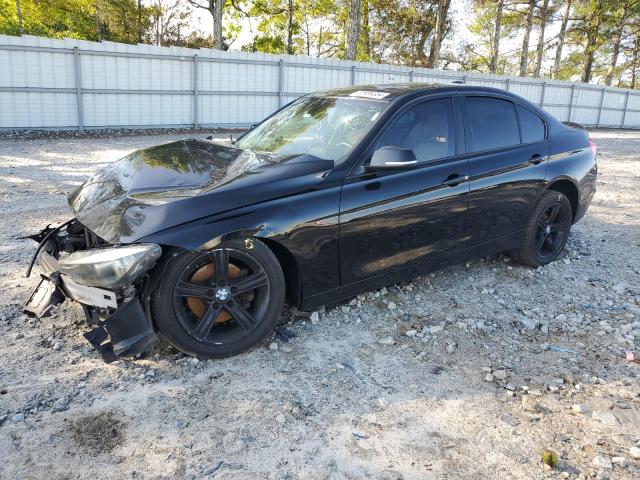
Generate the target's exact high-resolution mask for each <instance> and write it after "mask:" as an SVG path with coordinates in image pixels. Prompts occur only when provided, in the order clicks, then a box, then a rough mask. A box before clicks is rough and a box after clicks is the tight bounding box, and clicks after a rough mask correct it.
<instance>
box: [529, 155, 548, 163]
mask: <svg viewBox="0 0 640 480" xmlns="http://www.w3.org/2000/svg"><path fill="white" fill-rule="evenodd" d="M547 160H549V156H548V155H540V154H539V153H534V154H533V155H531V158H530V159H529V163H530V164H531V165H539V164H540V163H542V162H544V161H547Z"/></svg>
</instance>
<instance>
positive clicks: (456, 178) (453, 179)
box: [442, 173, 469, 187]
mask: <svg viewBox="0 0 640 480" xmlns="http://www.w3.org/2000/svg"><path fill="white" fill-rule="evenodd" d="M467 180H469V175H460V174H459V173H452V174H451V175H449V176H448V177H447V178H445V179H444V181H443V182H442V184H443V185H446V186H448V187H455V186H456V185H460V184H461V183H462V182H466V181H467Z"/></svg>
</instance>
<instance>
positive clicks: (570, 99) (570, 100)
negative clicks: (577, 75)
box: [567, 83, 576, 122]
mask: <svg viewBox="0 0 640 480" xmlns="http://www.w3.org/2000/svg"><path fill="white" fill-rule="evenodd" d="M575 90H576V84H575V83H572V84H571V97H570V98H569V118H568V119H567V122H570V121H571V112H573V94H574V92H575Z"/></svg>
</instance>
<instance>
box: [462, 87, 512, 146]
mask: <svg viewBox="0 0 640 480" xmlns="http://www.w3.org/2000/svg"><path fill="white" fill-rule="evenodd" d="M466 105H467V114H468V116H469V122H470V124H471V134H472V139H473V144H472V149H473V151H474V152H482V151H485V150H495V149H498V148H504V147H510V146H513V145H518V144H519V143H520V131H519V128H518V118H517V117H516V109H515V105H514V104H513V102H509V101H508V100H502V99H499V98H491V97H467V98H466Z"/></svg>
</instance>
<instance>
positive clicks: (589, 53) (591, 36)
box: [581, 10, 602, 83]
mask: <svg viewBox="0 0 640 480" xmlns="http://www.w3.org/2000/svg"><path fill="white" fill-rule="evenodd" d="M601 14H602V12H601V11H600V10H597V11H596V12H594V14H593V15H592V16H591V19H590V20H589V28H588V30H587V45H586V46H585V48H584V57H585V58H584V66H583V67H582V78H581V81H582V82H584V83H589V82H590V81H591V76H592V75H593V62H594V58H595V55H596V50H597V49H598V46H597V41H598V35H599V33H600V20H601Z"/></svg>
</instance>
